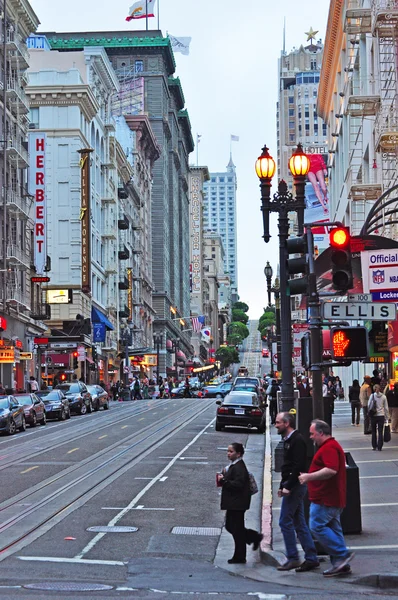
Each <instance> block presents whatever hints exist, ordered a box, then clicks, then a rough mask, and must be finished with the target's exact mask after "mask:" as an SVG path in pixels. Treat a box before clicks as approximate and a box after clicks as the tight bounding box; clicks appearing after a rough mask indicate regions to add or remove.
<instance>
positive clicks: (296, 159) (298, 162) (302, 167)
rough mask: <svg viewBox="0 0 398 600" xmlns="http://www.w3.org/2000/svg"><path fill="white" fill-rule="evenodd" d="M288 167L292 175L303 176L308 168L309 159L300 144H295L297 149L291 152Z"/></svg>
mask: <svg viewBox="0 0 398 600" xmlns="http://www.w3.org/2000/svg"><path fill="white" fill-rule="evenodd" d="M289 169H290V172H291V174H292V175H293V177H299V176H304V177H305V175H307V173H308V171H309V170H310V159H309V158H308V156H307V155H306V154H305V153H304V151H303V147H302V145H301V144H297V150H296V152H294V153H293V154H292V156H291V158H290V160H289Z"/></svg>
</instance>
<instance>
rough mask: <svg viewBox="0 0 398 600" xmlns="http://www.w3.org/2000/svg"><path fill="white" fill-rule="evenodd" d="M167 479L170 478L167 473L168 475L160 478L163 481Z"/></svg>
mask: <svg viewBox="0 0 398 600" xmlns="http://www.w3.org/2000/svg"><path fill="white" fill-rule="evenodd" d="M166 479H168V477H167V475H166V476H165V477H161V478H160V479H159V481H162V482H163V481H166Z"/></svg>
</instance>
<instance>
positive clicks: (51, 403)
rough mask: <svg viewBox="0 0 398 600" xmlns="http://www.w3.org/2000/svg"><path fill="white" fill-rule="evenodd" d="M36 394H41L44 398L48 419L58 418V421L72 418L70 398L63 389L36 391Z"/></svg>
mask: <svg viewBox="0 0 398 600" xmlns="http://www.w3.org/2000/svg"><path fill="white" fill-rule="evenodd" d="M36 396H40V397H41V398H42V400H43V403H44V406H45V408H46V415H47V419H58V421H65V419H70V408H69V400H68V398H67V397H66V396H65V394H63V392H61V390H52V391H42V392H36Z"/></svg>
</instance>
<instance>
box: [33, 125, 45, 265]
mask: <svg viewBox="0 0 398 600" xmlns="http://www.w3.org/2000/svg"><path fill="white" fill-rule="evenodd" d="M29 154H30V170H29V188H30V190H29V191H30V193H31V194H32V196H33V197H34V264H35V268H36V273H37V275H44V272H45V268H46V263H47V236H46V210H47V206H46V204H47V202H46V200H47V198H46V178H45V175H46V134H45V133H30V134H29Z"/></svg>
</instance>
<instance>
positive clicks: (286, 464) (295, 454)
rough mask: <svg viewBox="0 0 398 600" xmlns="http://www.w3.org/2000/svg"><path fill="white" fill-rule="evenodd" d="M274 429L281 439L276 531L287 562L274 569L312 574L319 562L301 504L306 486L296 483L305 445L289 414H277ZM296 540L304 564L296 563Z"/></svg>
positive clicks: (305, 452)
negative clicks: (281, 542)
mask: <svg viewBox="0 0 398 600" xmlns="http://www.w3.org/2000/svg"><path fill="white" fill-rule="evenodd" d="M275 427H276V429H277V431H278V433H279V434H280V435H282V437H283V464H282V468H281V474H282V477H281V483H280V486H279V490H278V496H279V498H282V505H281V512H280V517H279V527H280V528H281V531H282V535H283V540H284V542H285V548H286V559H287V560H286V561H285V562H284V563H283V564H282V565H279V566H278V567H277V569H278V571H291V570H292V569H296V572H297V573H303V572H305V571H312V570H313V569H316V568H317V567H319V561H318V557H317V553H316V548H315V544H314V540H313V539H312V536H311V533H310V530H309V529H308V525H307V523H306V521H305V516H304V503H303V500H304V497H305V495H306V493H307V486H306V485H305V484H301V483H300V482H299V480H298V478H299V475H300V473H302V472H304V471H306V460H307V444H306V442H305V440H304V438H303V436H302V435H301V433H299V432H298V431H297V430H296V429H295V418H294V415H292V414H291V413H288V412H282V413H278V414H277V415H276V421H275ZM296 536H297V537H298V539H299V541H300V544H301V547H302V548H303V550H304V558H305V560H304V562H302V561H301V560H299V555H298V552H297V540H296Z"/></svg>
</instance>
